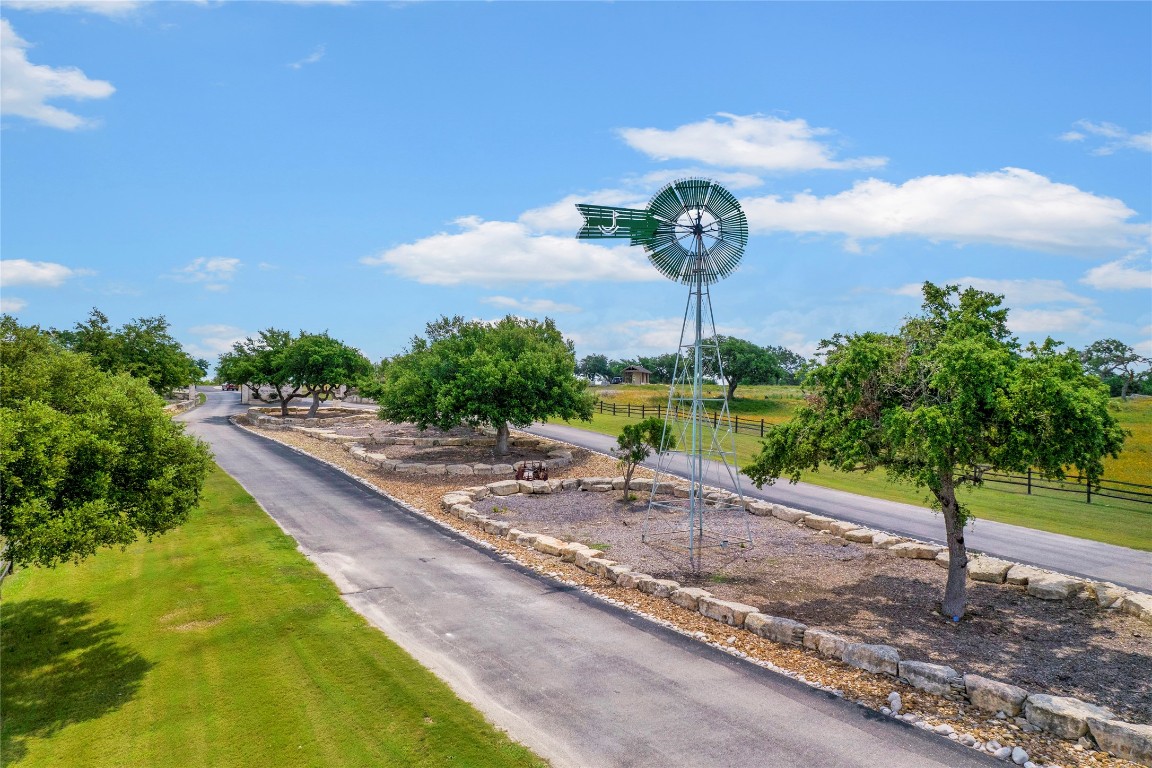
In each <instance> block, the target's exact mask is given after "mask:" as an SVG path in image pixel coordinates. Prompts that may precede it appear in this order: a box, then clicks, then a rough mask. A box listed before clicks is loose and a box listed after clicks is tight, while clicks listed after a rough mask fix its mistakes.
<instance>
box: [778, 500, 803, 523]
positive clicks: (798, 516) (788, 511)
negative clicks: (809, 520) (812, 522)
mask: <svg viewBox="0 0 1152 768" xmlns="http://www.w3.org/2000/svg"><path fill="white" fill-rule="evenodd" d="M772 517H774V518H776V519H777V520H783V521H784V522H786V523H795V522H797V521H799V520H803V519H804V518H806V517H808V513H807V512H803V511H801V510H799V509H792V508H791V507H785V506H782V505H780V504H773V505H772Z"/></svg>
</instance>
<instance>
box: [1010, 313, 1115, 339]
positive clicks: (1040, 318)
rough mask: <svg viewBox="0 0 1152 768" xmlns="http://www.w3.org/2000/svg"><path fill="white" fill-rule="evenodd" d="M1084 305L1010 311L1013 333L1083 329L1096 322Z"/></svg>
mask: <svg viewBox="0 0 1152 768" xmlns="http://www.w3.org/2000/svg"><path fill="white" fill-rule="evenodd" d="M1097 314H1099V312H1090V311H1088V310H1087V309H1085V308H1082V307H1068V308H1066V309H1018V310H1014V311H1012V312H1009V313H1008V327H1009V328H1011V329H1012V332H1013V333H1027V334H1052V333H1067V332H1069V331H1083V330H1084V329H1085V328H1089V327H1091V326H1093V325H1095V324H1096V319H1095V315H1097Z"/></svg>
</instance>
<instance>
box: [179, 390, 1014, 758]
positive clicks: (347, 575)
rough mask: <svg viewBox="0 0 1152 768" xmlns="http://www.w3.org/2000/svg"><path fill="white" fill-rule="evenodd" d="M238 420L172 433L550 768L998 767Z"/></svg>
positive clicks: (193, 421) (219, 396)
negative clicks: (467, 534) (396, 497)
mask: <svg viewBox="0 0 1152 768" xmlns="http://www.w3.org/2000/svg"><path fill="white" fill-rule="evenodd" d="M240 409H241V406H240V405H239V401H238V397H237V396H236V395H234V394H232V393H222V392H211V393H208V402H207V404H205V405H204V406H201V407H200V408H197V409H195V410H193V411H191V412H189V413H188V414H186V415H185V416H184V417H183V418H184V420H185V421H187V422H188V425H189V431H190V432H192V433H193V434H196V435H198V436H200V437H201V438H203V439H204V440H206V441H208V442H209V443H210V444H211V446H212V450H213V451H214V452H215V455H216V461H217V463H219V464H220V466H221V467H223V468H224V470H225V471H226V472H228V473H229V474H230V475H232V476H233V477H234V478H236V479H237V480H238V481H239V482H240V483H241V484H242V485H243V486H244V487H245V488H246V489H247V490H248V491H249V492H250V493H251V494H252V495H253V496H254V497H255V498H256V500H257V501H258V502H259V503H260V504H261V506H262V507H263V508H264V509H265V510H267V512H268V514H269V515H270V516H271V517H272V518H273V519H275V520H276V522H277V523H279V524H280V526H281V527H282V528H283V529H284V530H285V531H287V532H288V533H289V534H291V535H292V536H293V537H295V538H296V540H297V541H298V542H299V544H300V548H301V550H302V551H303V552H304V553H305V554H306V555H307V556H308V557H309V558H310V559H311V560H313V561H314V562H315V563H317V565H318V566H319V567H320V568H321V569H322V570H323V571H324V572H325V573H326V574H327V575H328V576H329V577H330V578H331V579H332V580H333V581H334V582H335V583H336V584H337V585H338V586H339V588H340V590H341V592H342V593H343V595H344V599H345V600H346V601H347V602H348V603H349V604H350V605H351V606H352V607H353V608H355V609H356V610H357V611H359V612H360V613H362V614H363V615H364V616H366V617H367V618H368V619H369V621H371V622H372V623H373V624H375V625H376V626H377V627H379V628H380V629H382V630H383V631H384V632H385V633H386V634H387V635H388V636H389V637H390V638H392V639H393V640H394V641H396V642H397V643H399V644H400V645H401V646H402V647H403V648H404V649H405V650H407V651H408V652H409V653H411V654H412V655H413V656H414V657H415V658H416V659H418V660H419V661H420V662H421V663H422V664H424V665H425V666H427V667H428V668H429V669H431V670H432V671H433V672H435V673H436V674H437V675H439V676H440V677H441V678H442V679H444V680H445V681H446V682H447V683H448V684H449V685H450V686H451V687H452V688H453V689H454V690H455V691H456V692H457V694H459V695H460V696H461V697H462V698H464V699H466V700H467V701H469V702H471V703H473V704H474V705H475V706H477V707H478V708H479V709H480V710H481V711H482V712H483V713H484V714H485V715H486V716H487V717H488V718H489V719H490V720H491V721H492V722H493V723H495V724H496V725H497V726H499V727H502V728H504V729H506V730H507V731H508V733H509V734H510V735H511V736H512V737H513V738H514V739H516V740H518V741H520V742H522V743H524V744H526V745H528V746H529V747H530V748H532V749H533V750H535V751H536V752H537V753H538V754H540V755H542V756H543V757H545V758H547V759H548V760H550V761H551V762H552V764H553V765H555V766H580V767H583V766H620V767H621V768H623V767H624V766H660V768H677V767H680V766H682V767H683V768H707V767H713V766H714V767H716V768H720V767H721V766H741V768H743V767H744V766H748V765H771V766H780V767H781V768H783V767H785V766H805V768H810V767H811V766H821V767H822V768H835V767H838V766H843V767H847V766H861V767H864V766H877V765H884V766H890V767H891V768H900V767H905V766H906V767H907V768H912V767H913V766H915V767H917V768H920V767H923V766H949V767H951V768H963V767H966V766H978V765H984V766H988V765H999V763H998V762H996V761H995V760H993V759H992V758H991V757H990V756H987V755H983V754H978V753H976V752H974V751H973V750H970V749H966V748H964V747H960V746H959V745H957V744H955V743H953V742H950V741H948V740H947V739H942V738H939V737H936V736H931V735H929V734H926V733H924V732H922V731H920V730H918V729H915V728H912V727H910V726H907V725H905V724H903V723H898V722H896V721H893V720H892V719H890V718H885V717H882V716H880V715H877V714H875V713H872V712H870V711H868V710H865V709H863V708H861V707H858V706H856V705H854V704H851V703H849V702H846V701H844V700H842V699H839V698H837V697H835V696H832V695H831V694H828V693H825V692H822V691H817V690H814V689H812V688H809V687H808V686H805V685H803V684H800V683H797V682H795V681H793V680H791V679H789V678H786V677H784V676H781V675H777V674H775V673H773V672H770V671H767V670H764V669H762V668H760V667H757V666H755V665H753V664H750V663H748V662H745V661H743V660H741V659H738V658H735V657H732V656H729V655H728V654H725V653H722V652H721V651H718V650H716V649H714V648H711V647H709V646H706V645H703V644H701V643H698V642H696V641H694V640H691V639H689V638H686V637H684V636H682V635H680V634H678V633H675V632H673V631H671V630H669V629H667V628H664V627H662V626H660V625H657V624H655V623H653V622H649V621H647V620H645V619H642V618H640V617H637V616H635V615H633V614H631V613H629V612H627V611H623V610H621V609H618V608H615V607H613V606H611V605H608V604H605V603H603V602H601V601H599V600H596V599H594V598H591V597H589V596H587V595H585V594H583V593H581V592H579V591H575V590H572V589H569V588H567V587H565V586H564V585H561V584H559V583H556V582H553V581H551V580H549V579H547V578H544V577H542V576H540V575H538V574H535V573H533V572H531V571H527V570H525V569H523V568H520V567H518V566H515V565H514V564H512V563H510V562H508V561H505V560H502V559H501V558H500V557H499V556H497V555H494V554H493V553H491V552H489V551H488V550H485V549H483V548H481V547H479V546H476V545H474V544H472V543H471V542H469V541H468V540H467V539H464V538H463V537H461V536H459V535H457V534H454V533H452V532H450V531H447V530H445V529H443V528H441V527H439V526H437V525H435V524H433V523H430V522H429V521H427V520H426V519H424V518H422V517H420V516H418V515H415V514H413V513H411V512H409V511H407V510H405V509H404V508H402V507H400V506H399V505H397V504H395V503H393V502H391V501H390V500H388V499H387V498H385V497H383V496H381V495H379V494H376V493H373V492H371V491H369V490H368V489H366V488H365V487H364V486H362V485H360V484H359V483H357V482H355V481H353V480H351V479H350V478H348V477H347V476H345V475H343V474H341V473H339V472H337V471H336V470H334V469H332V468H330V467H328V466H326V465H323V464H321V463H319V462H316V461H314V460H312V459H309V458H307V457H305V456H302V455H300V454H298V453H296V452H294V451H291V450H290V449H288V448H285V447H283V446H281V445H279V444H277V443H274V442H271V441H268V440H265V439H263V438H260V437H257V436H254V435H252V434H249V433H247V432H245V431H243V430H241V429H239V428H237V427H234V426H232V425H231V424H229V423H228V421H227V415H228V414H230V413H233V412H236V411H239V410H240ZM253 599H258V596H253Z"/></svg>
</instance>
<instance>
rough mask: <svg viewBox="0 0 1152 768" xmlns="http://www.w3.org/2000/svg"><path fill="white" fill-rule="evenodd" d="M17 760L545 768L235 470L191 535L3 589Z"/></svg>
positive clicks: (213, 488)
mask: <svg viewBox="0 0 1152 768" xmlns="http://www.w3.org/2000/svg"><path fill="white" fill-rule="evenodd" d="M3 612H4V615H3V630H2V634H0V644H2V651H3V659H4V675H3V681H2V688H0V694H2V697H3V711H4V729H3V741H2V743H0V752H2V755H3V764H4V765H11V766H25V765H26V766H86V768H96V767H97V766H132V765H148V766H205V767H208V766H213V767H215V766H254V765H268V766H271V765H291V766H365V765H372V766H429V768H432V767H433V766H435V767H439V766H444V765H461V766H464V765H467V766H493V767H494V768H495V767H496V766H536V765H544V763H543V761H541V760H540V759H539V758H537V757H535V756H534V755H532V754H531V753H530V752H529V751H528V750H527V749H525V748H524V747H522V746H520V745H518V744H516V743H514V742H512V741H511V740H510V739H508V738H507V737H506V736H505V735H504V734H503V733H501V732H499V731H497V730H496V729H495V728H494V727H493V726H491V725H490V724H489V723H488V722H486V721H485V720H484V718H483V716H481V715H480V713H479V712H478V711H477V710H475V709H474V708H473V707H471V706H470V705H468V704H466V703H464V702H462V701H461V700H460V699H458V698H457V697H456V696H455V695H454V694H453V693H452V691H451V690H449V688H448V687H447V686H446V685H445V684H444V683H443V682H441V681H440V680H439V679H438V678H436V677H435V676H434V675H433V674H432V673H431V672H429V671H428V670H427V669H425V668H424V667H422V666H420V664H418V663H417V662H416V661H415V660H414V659H412V658H411V657H410V656H408V655H407V654H406V653H405V652H404V651H402V650H401V649H400V648H399V647H398V646H397V645H395V644H394V643H393V642H392V641H390V640H389V639H388V638H387V637H386V636H385V635H384V634H383V633H382V632H380V631H378V630H376V629H375V628H373V627H372V626H370V625H369V624H368V623H367V622H366V621H365V620H364V619H363V618H362V617H361V616H360V615H359V614H357V613H355V612H354V611H353V610H352V609H351V608H349V607H348V606H347V605H346V604H345V603H344V602H343V601H342V600H341V599H340V595H339V593H338V590H337V588H336V586H335V585H334V584H333V583H332V582H331V581H329V580H328V578H327V577H325V576H324V575H323V574H322V573H320V571H318V570H317V569H316V567H315V566H314V565H313V564H312V563H311V562H309V561H308V560H307V559H306V558H305V557H304V555H303V554H301V553H300V552H299V551H298V550H297V549H296V543H295V541H294V540H293V539H292V538H291V537H289V536H287V535H286V534H284V533H283V532H282V531H281V530H280V529H279V528H278V527H277V525H276V523H275V522H273V521H272V519H271V518H269V517H268V515H267V514H265V513H264V511H263V510H261V509H260V508H259V507H258V506H257V505H256V503H255V502H254V501H253V499H252V497H251V496H249V495H248V494H247V493H246V492H245V491H244V490H243V489H242V488H241V487H240V486H239V485H237V484H236V483H235V482H234V481H233V480H232V479H231V478H230V477H228V475H226V474H225V473H224V472H223V471H221V470H219V469H214V470H213V472H212V473H211V475H210V476H209V480H208V484H207V486H206V488H205V494H204V497H203V500H202V503H201V505H200V507H199V508H198V509H197V510H196V511H195V512H193V514H192V516H191V518H190V519H189V520H188V522H187V523H185V524H184V525H183V526H182V527H181V528H179V529H177V530H175V531H172V532H170V533H168V534H166V535H164V536H160V537H158V538H156V539H154V540H153V541H152V542H138V543H136V544H134V545H132V546H130V547H128V548H127V549H126V550H125V551H119V550H105V551H102V552H100V553H98V554H97V555H95V556H94V557H92V558H91V559H89V560H87V561H85V562H84V563H81V564H80V565H65V566H60V567H58V568H56V569H53V570H42V569H28V570H20V571H17V572H16V573H15V574H13V575H12V576H10V577H8V578H7V579H5V581H4V582H3Z"/></svg>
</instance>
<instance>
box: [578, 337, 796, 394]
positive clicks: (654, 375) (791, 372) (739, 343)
mask: <svg viewBox="0 0 1152 768" xmlns="http://www.w3.org/2000/svg"><path fill="white" fill-rule="evenodd" d="M716 343H718V345H719V352H720V355H719V357H720V368H717V367H716V361H715V359H708V360H706V362H705V365H706V368H705V370H704V375H705V376H707V377H709V378H712V379H716V380H718V381H719V380H723V381H724V383H725V384H726V385H727V387H728V396H729V397H733V396H734V395H735V394H736V388H737V387H738V386H739V385H741V384H799V383H800V380H801V378H802V377H803V371H804V366H805V362H806V361H805V360H804V358H803V357H802V356H801V355H798V354H797V353H795V352H793V351H792V350H790V349H787V348H786V347H780V346H771V345H769V346H760V345H758V344H755V343H753V342H751V341H747V340H745V339H739V338H736V337H735V336H718V337H716ZM678 357H679V356H678V355H676V354H674V353H668V354H664V355H656V356H654V357H636V358H632V359H629V360H609V359H608V357H607V356H606V355H600V354H593V355H585V356H584V357H583V358H581V359H580V362H579V364H578V365H577V366H576V373H577V374H578V375H580V376H583V377H584V378H585V379H587V380H588V381H589V382H591V383H593V384H597V383H599V384H607V383H609V382H611V381H612V380H613V379H615V378H620V377H621V375H622V374H623V371H624V369H625V368H627V367H628V366H631V365H639V366H642V367H644V368H645V369H647V370H648V371H650V372H651V376H650V377H649V381H651V382H652V383H653V384H671V383H672V377H673V375H674V374H675V371H676V365H677V359H678ZM709 357H711V356H709ZM686 363H687V364H690V363H691V361H686ZM681 364H682V365H683V364H685V363H681Z"/></svg>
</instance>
